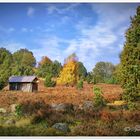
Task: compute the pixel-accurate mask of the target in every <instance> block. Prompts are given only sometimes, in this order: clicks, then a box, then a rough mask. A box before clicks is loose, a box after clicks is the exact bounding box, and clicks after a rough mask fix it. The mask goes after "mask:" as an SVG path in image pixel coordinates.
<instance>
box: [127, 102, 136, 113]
mask: <svg viewBox="0 0 140 140" xmlns="http://www.w3.org/2000/svg"><path fill="white" fill-rule="evenodd" d="M127 105H128V109H129V110H132V111H133V110H136V104H135V103H134V102H131V101H129V102H128V104H127Z"/></svg>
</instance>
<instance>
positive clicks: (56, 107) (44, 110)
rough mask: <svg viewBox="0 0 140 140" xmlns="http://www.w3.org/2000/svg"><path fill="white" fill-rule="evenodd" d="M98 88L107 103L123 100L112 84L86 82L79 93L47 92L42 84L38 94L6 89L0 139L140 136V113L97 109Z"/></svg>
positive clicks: (55, 89)
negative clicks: (95, 89) (6, 137)
mask: <svg viewBox="0 0 140 140" xmlns="http://www.w3.org/2000/svg"><path fill="white" fill-rule="evenodd" d="M94 86H96V87H100V88H101V89H102V91H103V96H104V99H105V100H106V103H112V102H113V101H116V100H120V97H121V94H122V89H121V87H120V85H112V84H97V85H93V84H87V83H86V82H85V83H84V87H83V89H82V90H78V89H76V88H75V87H66V86H56V87H52V88H46V87H45V86H44V84H43V80H40V82H39V91H38V92H36V93H25V92H14V91H13V92H12V91H6V88H5V91H1V93H0V103H1V104H0V108H3V109H5V110H6V112H5V113H1V116H0V128H1V129H0V135H2V136H3V135H6V136H9V135H10V136H18V135H19V136H31V135H33V136H137V135H138V136H139V135H140V133H139V123H140V118H139V117H140V111H139V110H135V111H134V110H133V111H131V110H128V109H127V108H125V107H123V106H121V107H120V106H115V107H113V108H110V107H109V106H107V105H106V106H104V107H102V108H95V107H94V106H92V103H93V102H94V100H93V98H94V92H93V87H94ZM138 104H139V103H138ZM14 105H17V106H16V107H15V106H14ZM57 125H60V126H59V127H58V128H59V129H58V128H56V127H57Z"/></svg>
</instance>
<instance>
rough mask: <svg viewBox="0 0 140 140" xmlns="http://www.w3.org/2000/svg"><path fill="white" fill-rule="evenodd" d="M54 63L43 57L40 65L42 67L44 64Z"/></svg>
mask: <svg viewBox="0 0 140 140" xmlns="http://www.w3.org/2000/svg"><path fill="white" fill-rule="evenodd" d="M51 63H52V61H51V60H50V58H48V57H47V56H43V57H42V59H41V61H40V62H39V65H40V66H42V65H44V64H51Z"/></svg>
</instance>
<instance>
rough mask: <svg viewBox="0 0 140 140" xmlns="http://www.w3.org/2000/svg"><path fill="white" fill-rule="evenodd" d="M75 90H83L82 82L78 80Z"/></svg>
mask: <svg viewBox="0 0 140 140" xmlns="http://www.w3.org/2000/svg"><path fill="white" fill-rule="evenodd" d="M77 89H79V90H81V89H83V80H79V81H78V82H77Z"/></svg>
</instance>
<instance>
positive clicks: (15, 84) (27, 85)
mask: <svg viewBox="0 0 140 140" xmlns="http://www.w3.org/2000/svg"><path fill="white" fill-rule="evenodd" d="M9 90H20V91H24V92H35V91H37V90H38V78H37V77H36V76H11V77H10V78H9Z"/></svg>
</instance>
